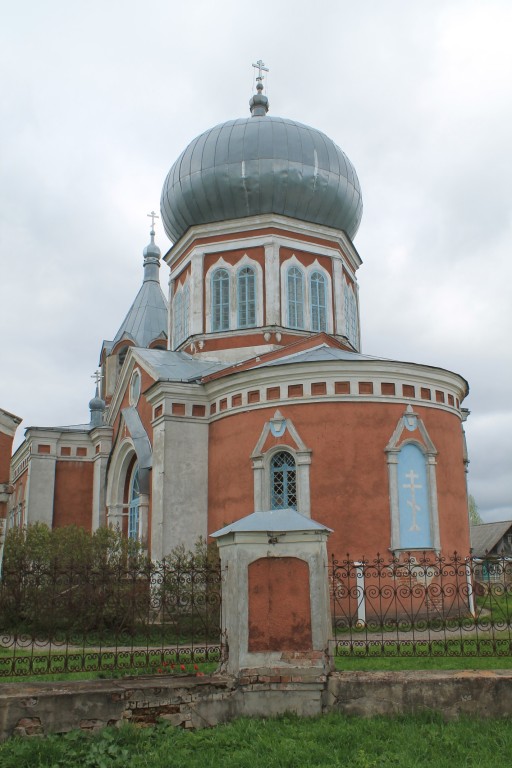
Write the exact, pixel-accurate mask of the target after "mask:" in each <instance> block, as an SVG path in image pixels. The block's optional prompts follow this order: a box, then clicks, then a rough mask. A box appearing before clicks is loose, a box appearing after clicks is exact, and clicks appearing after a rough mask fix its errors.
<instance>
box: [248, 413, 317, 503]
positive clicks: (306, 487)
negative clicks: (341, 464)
mask: <svg viewBox="0 0 512 768" xmlns="http://www.w3.org/2000/svg"><path fill="white" fill-rule="evenodd" d="M286 433H288V434H286ZM269 434H272V435H273V436H274V437H279V438H283V440H282V442H280V443H279V445H273V446H272V447H271V448H269V449H268V450H267V451H265V450H264V446H265V442H266V440H267V438H268V436H269ZM281 451H287V452H288V453H290V454H291V455H292V456H293V458H294V460H295V467H296V473H297V474H296V484H297V512H300V514H301V515H304V516H305V517H311V499H310V484H309V467H310V464H311V449H310V448H308V447H307V446H306V445H305V443H304V442H303V441H302V439H301V437H300V436H299V434H298V432H297V430H296V429H295V426H294V424H293V422H292V421H291V420H290V419H285V418H283V416H282V415H281V413H280V412H279V411H276V412H275V414H274V416H273V418H272V419H270V420H269V421H268V422H267V423H266V424H265V425H264V427H263V429H262V431H261V435H260V437H259V439H258V442H257V443H256V446H255V448H254V451H253V452H252V454H251V459H252V468H253V475H254V511H255V512H261V511H265V510H268V509H271V490H270V484H271V471H270V464H271V461H272V458H273V456H275V455H276V453H280V452H281Z"/></svg>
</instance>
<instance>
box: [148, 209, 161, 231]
mask: <svg viewBox="0 0 512 768" xmlns="http://www.w3.org/2000/svg"><path fill="white" fill-rule="evenodd" d="M146 216H147V217H148V218H150V219H151V232H150V234H151V235H154V234H155V219H159V218H160V216H159V215H158V214H157V213H155V212H154V211H151V213H147V214H146Z"/></svg>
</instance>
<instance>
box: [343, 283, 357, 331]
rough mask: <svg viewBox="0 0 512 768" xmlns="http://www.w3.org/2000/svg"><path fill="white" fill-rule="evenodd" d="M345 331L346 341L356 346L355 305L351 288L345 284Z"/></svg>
mask: <svg viewBox="0 0 512 768" xmlns="http://www.w3.org/2000/svg"><path fill="white" fill-rule="evenodd" d="M344 294H345V330H346V334H347V337H348V340H349V341H350V342H352V344H353V345H354V346H357V304H356V297H355V295H354V291H353V289H352V286H350V285H348V284H347V283H345V287H344Z"/></svg>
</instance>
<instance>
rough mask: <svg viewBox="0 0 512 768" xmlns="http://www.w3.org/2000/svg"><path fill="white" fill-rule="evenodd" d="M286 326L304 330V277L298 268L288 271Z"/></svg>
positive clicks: (291, 268)
mask: <svg viewBox="0 0 512 768" xmlns="http://www.w3.org/2000/svg"><path fill="white" fill-rule="evenodd" d="M287 285H288V325H289V326H290V328H304V275H303V273H302V271H301V270H300V269H299V268H298V267H290V269H289V270H288V280H287Z"/></svg>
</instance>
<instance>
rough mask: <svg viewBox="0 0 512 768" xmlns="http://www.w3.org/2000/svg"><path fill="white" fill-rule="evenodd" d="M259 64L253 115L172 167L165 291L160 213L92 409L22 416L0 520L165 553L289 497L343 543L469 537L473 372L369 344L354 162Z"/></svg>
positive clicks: (284, 504) (389, 549)
mask: <svg viewBox="0 0 512 768" xmlns="http://www.w3.org/2000/svg"><path fill="white" fill-rule="evenodd" d="M259 65H260V73H259V74H260V76H259V77H258V78H257V89H256V93H255V95H254V96H253V97H252V99H251V101H250V115H249V116H248V117H246V118H240V119H236V120H229V121H228V122H225V123H222V124H221V125H217V126H215V127H214V128H211V129H210V130H207V131H205V132H204V133H203V134H201V135H200V136H199V137H197V138H195V139H194V140H193V141H192V142H191V143H190V144H189V145H188V146H187V147H186V148H185V150H184V151H183V152H182V154H181V155H180V156H179V157H178V159H177V160H176V162H175V163H174V165H173V166H172V168H171V169H170V171H169V173H168V175H167V178H166V179H165V182H164V185H163V190H162V196H161V211H160V213H161V221H162V224H163V226H164V229H165V232H166V233H167V235H168V237H169V239H170V240H171V242H172V243H173V245H172V247H171V248H170V249H169V250H168V252H167V253H165V255H164V256H163V261H164V262H165V264H166V265H167V267H168V269H169V271H170V274H169V294H168V298H166V297H165V296H164V295H163V293H162V290H161V288H160V282H159V270H160V267H161V259H162V257H161V252H160V249H159V248H158V246H157V244H156V243H155V229H154V219H153V225H152V228H151V235H150V243H149V245H147V247H146V248H145V249H144V253H143V260H144V262H143V270H144V274H143V282H142V287H141V289H140V291H139V293H138V294H137V296H136V298H135V300H134V302H133V304H132V305H131V307H130V309H129V311H128V313H127V315H126V318H125V320H124V321H123V323H122V324H121V326H120V328H119V330H118V332H117V334H116V335H115V337H114V339H113V340H112V341H107V340H106V341H103V344H102V345H101V352H100V372H99V373H98V376H97V379H98V387H97V392H96V396H95V397H94V398H93V399H92V400H91V402H90V421H89V423H88V424H79V425H74V426H60V427H28V429H27V430H26V432H25V441H24V442H23V444H22V445H21V446H20V447H19V448H18V450H17V451H16V452H15V454H14V456H13V458H12V462H11V477H10V485H9V488H10V496H9V503H8V524H9V525H10V526H13V525H23V524H28V523H33V522H35V521H43V522H45V523H47V524H48V525H49V526H62V525H69V524H76V525H79V526H83V527H84V528H86V529H88V530H94V529H96V528H98V526H103V525H113V526H119V527H120V528H121V529H122V530H123V531H124V532H125V534H126V536H128V537H131V538H134V539H138V540H140V541H141V542H143V544H144V546H145V547H146V548H147V550H148V552H149V554H150V555H151V557H153V558H154V559H160V558H162V557H164V556H165V555H166V554H168V553H169V552H170V551H171V550H172V549H173V548H174V547H175V546H176V545H177V544H181V543H183V544H185V546H186V547H187V548H191V547H192V546H193V545H194V542H195V541H196V539H197V538H198V536H199V535H202V536H207V535H208V534H210V533H212V532H214V531H217V530H218V529H219V528H222V527H223V526H225V525H227V524H229V523H231V522H233V521H236V520H239V519H240V518H242V517H245V516H247V515H249V514H251V513H252V512H254V511H262V510H270V509H281V508H293V509H296V510H297V511H298V512H299V513H300V514H302V515H304V516H305V517H311V518H313V519H314V520H316V521H318V522H320V523H322V524H324V525H325V526H327V527H329V528H331V529H332V530H333V533H332V535H331V537H330V539H329V548H330V550H331V551H332V552H334V553H335V554H337V555H338V556H339V557H342V556H344V555H345V553H350V554H351V556H352V557H355V558H359V557H362V556H369V557H373V556H375V554H376V553H377V552H380V553H383V554H384V555H387V554H390V553H395V554H397V555H400V553H402V552H423V551H427V552H431V553H434V552H435V553H446V554H449V553H452V552H453V551H454V550H457V551H459V552H461V553H464V554H467V553H468V552H469V546H470V544H469V523H468V509H467V491H466V470H467V456H466V451H465V441H464V433H463V428H462V425H463V421H464V419H465V416H466V414H467V411H465V409H464V408H462V403H463V400H464V398H465V397H466V395H467V393H468V385H467V382H466V381H465V379H464V378H462V377H461V376H460V375H458V374H456V373H452V372H451V371H448V370H444V369H441V368H438V367H435V366H431V365H420V364H417V363H408V362H400V361H396V360H388V359H385V358H380V357H373V356H370V355H365V354H363V353H362V351H361V345H360V320H359V318H360V313H359V292H358V285H357V271H358V269H359V267H360V266H361V258H360V256H359V254H358V252H357V250H356V248H355V246H354V243H353V240H354V237H355V235H356V233H357V230H358V227H359V224H360V221H361V217H362V210H363V206H362V197H361V189H360V185H359V181H358V177H357V175H356V171H355V169H354V167H353V166H352V164H351V162H350V160H349V159H348V157H347V156H346V155H345V153H344V152H343V151H342V150H341V149H340V148H339V147H338V146H337V145H336V144H335V143H334V141H333V140H332V139H330V138H329V137H327V136H326V135H325V134H323V133H322V132H321V131H319V130H317V129H315V128H310V127H308V126H306V125H303V124H301V123H298V122H295V121H294V120H289V119H286V118H281V117H275V116H273V115H271V114H268V110H269V104H268V99H267V97H266V96H265V95H264V93H263V83H262V80H263V77H262V75H261V62H259ZM155 217H156V215H155ZM395 311H400V309H399V308H396V310H395Z"/></svg>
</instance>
